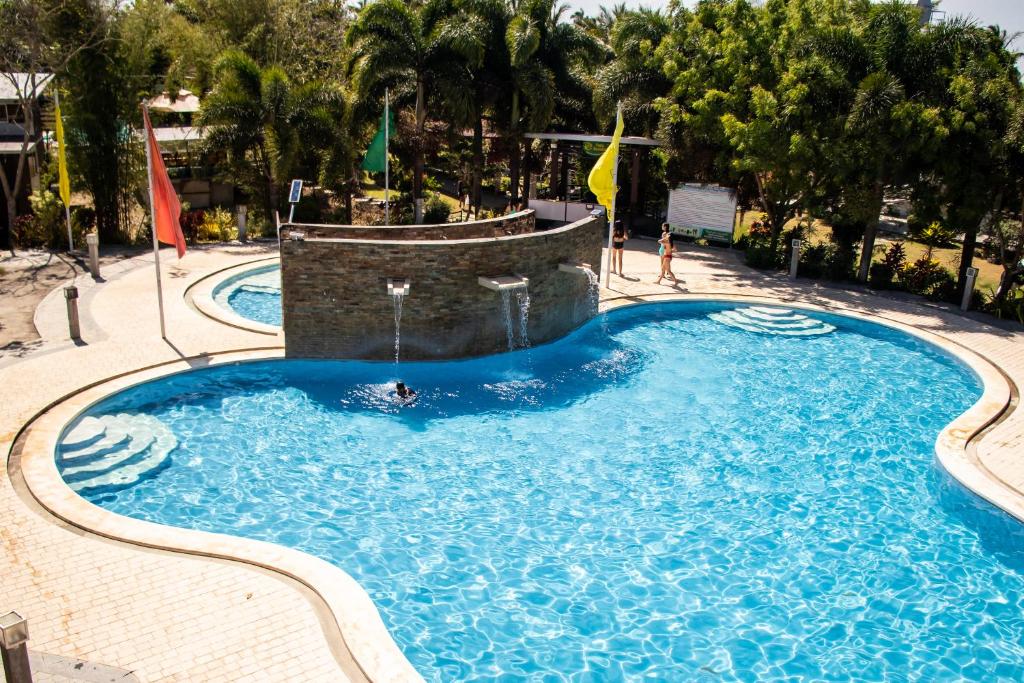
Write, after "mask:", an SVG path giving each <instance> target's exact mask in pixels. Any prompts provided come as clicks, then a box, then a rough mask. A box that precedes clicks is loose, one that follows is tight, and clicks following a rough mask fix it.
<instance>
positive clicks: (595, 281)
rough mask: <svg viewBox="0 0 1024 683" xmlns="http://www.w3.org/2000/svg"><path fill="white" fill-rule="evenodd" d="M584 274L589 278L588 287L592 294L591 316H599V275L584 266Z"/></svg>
mask: <svg viewBox="0 0 1024 683" xmlns="http://www.w3.org/2000/svg"><path fill="white" fill-rule="evenodd" d="M583 273H584V274H585V275H586V276H587V287H588V289H589V292H590V315H597V309H598V307H599V306H600V305H601V281H600V278H598V276H597V273H595V272H594V271H592V270H591V269H590V268H587V267H586V266H583Z"/></svg>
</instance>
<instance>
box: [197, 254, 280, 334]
mask: <svg viewBox="0 0 1024 683" xmlns="http://www.w3.org/2000/svg"><path fill="white" fill-rule="evenodd" d="M213 300H214V302H216V303H217V304H218V305H220V306H222V307H223V308H227V309H228V310H231V311H234V312H235V313H237V314H238V315H240V316H242V317H243V318H248V319H249V320H255V321H256V322H260V323H264V324H267V325H276V326H278V327H280V326H281V266H280V265H279V264H273V265H269V266H260V267H258V268H252V269H251V270H246V271H244V272H242V273H239V274H237V275H234V276H232V277H229V278H228V279H226V280H224V282H221V283H220V284H218V285H217V286H216V287H215V288H214V290H213Z"/></svg>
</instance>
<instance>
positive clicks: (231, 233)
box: [197, 208, 238, 242]
mask: <svg viewBox="0 0 1024 683" xmlns="http://www.w3.org/2000/svg"><path fill="white" fill-rule="evenodd" d="M197 238H198V239H199V241H201V242H228V241H230V240H234V239H238V226H237V225H235V219H234V216H232V215H231V212H230V211H228V210H227V209H220V208H217V209H213V210H212V211H207V212H205V213H204V214H203V218H202V222H201V223H200V224H199V227H198V231H197Z"/></svg>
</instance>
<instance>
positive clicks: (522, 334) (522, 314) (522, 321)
mask: <svg viewBox="0 0 1024 683" xmlns="http://www.w3.org/2000/svg"><path fill="white" fill-rule="evenodd" d="M516 301H517V302H519V346H520V348H524V349H528V348H530V334H529V332H528V330H527V327H528V323H529V322H530V291H529V290H528V289H527V288H526V285H523V286H522V287H516Z"/></svg>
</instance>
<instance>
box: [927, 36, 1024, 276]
mask: <svg viewBox="0 0 1024 683" xmlns="http://www.w3.org/2000/svg"><path fill="white" fill-rule="evenodd" d="M943 26H944V27H946V26H950V25H949V24H945V25H943ZM951 29H954V30H955V33H954V34H953V36H948V35H946V36H942V39H941V40H939V41H937V42H936V44H935V49H936V50H937V51H939V52H940V57H939V58H938V59H936V62H938V63H939V64H940V69H939V71H940V74H941V76H942V84H943V86H944V87H943V88H942V91H941V92H940V93H938V95H937V97H936V99H937V100H938V102H939V103H940V105H941V112H942V123H943V126H944V128H945V130H946V131H948V132H947V135H946V139H945V143H944V145H943V150H942V152H941V153H940V154H939V155H937V158H936V159H935V167H936V174H935V175H936V176H937V177H938V178H939V179H940V180H941V182H940V196H941V198H942V201H943V203H944V204H945V206H946V207H947V218H948V222H949V223H950V225H951V226H952V227H953V228H955V229H956V230H957V231H960V232H962V233H963V235H964V240H963V248H962V251H961V257H960V264H959V272H958V277H957V284H958V291H959V292H960V293H962V292H963V289H964V287H965V286H966V279H967V269H968V268H969V267H971V264H972V261H973V258H974V250H975V247H976V245H977V236H978V232H979V230H980V229H981V227H982V224H983V222H984V221H985V220H988V219H991V218H993V217H996V220H998V215H999V214H1000V212H1001V210H1002V205H1003V201H1004V200H1005V199H1008V196H1007V195H1008V193H1009V191H1012V190H1009V191H1008V188H1007V187H1006V183H1005V176H1006V169H1007V163H1008V161H1007V156H1008V154H1010V153H1011V152H1010V151H1009V150H1007V148H1006V147H1007V145H1008V144H1012V140H1011V137H1012V133H1011V132H1010V129H1011V127H1012V125H1013V117H1014V114H1015V112H1014V106H1015V104H1016V103H1017V102H1018V101H1019V100H1020V98H1021V82H1020V74H1019V73H1018V72H1017V70H1016V68H1015V66H1014V59H1015V56H1014V55H1013V54H1012V53H1011V52H1010V51H1009V50H1007V49H1006V45H1005V44H1004V37H1003V36H1002V35H1001V34H1000V32H998V31H997V30H996V29H995V28H981V27H977V26H972V25H962V26H956V25H953V26H951ZM949 30H950V29H946V31H943V32H948V31H949Z"/></svg>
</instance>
